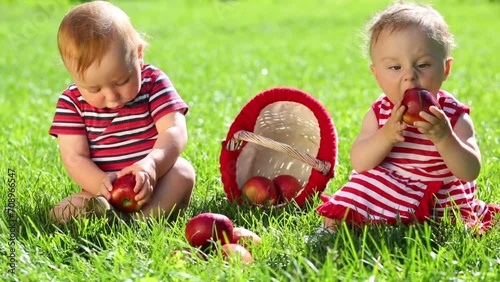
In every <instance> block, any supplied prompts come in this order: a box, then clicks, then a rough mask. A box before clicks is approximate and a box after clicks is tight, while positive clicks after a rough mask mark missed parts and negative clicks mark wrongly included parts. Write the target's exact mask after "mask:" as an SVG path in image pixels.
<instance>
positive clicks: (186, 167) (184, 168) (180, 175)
mask: <svg viewBox="0 0 500 282" xmlns="http://www.w3.org/2000/svg"><path fill="white" fill-rule="evenodd" d="M172 169H173V171H172V172H173V173H175V174H176V177H175V178H177V179H178V180H179V181H182V183H184V184H185V185H186V186H187V187H191V188H192V187H194V183H195V181H196V172H195V170H194V167H193V165H192V164H191V163H190V162H189V161H188V160H186V159H184V158H179V159H178V160H177V162H176V163H175V165H174V167H173V168H172Z"/></svg>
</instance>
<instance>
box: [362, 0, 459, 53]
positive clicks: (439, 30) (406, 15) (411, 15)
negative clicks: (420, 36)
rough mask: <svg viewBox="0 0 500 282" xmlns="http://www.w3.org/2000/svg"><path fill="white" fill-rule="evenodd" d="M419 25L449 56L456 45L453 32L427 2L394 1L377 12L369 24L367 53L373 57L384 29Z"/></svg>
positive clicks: (389, 29)
mask: <svg viewBox="0 0 500 282" xmlns="http://www.w3.org/2000/svg"><path fill="white" fill-rule="evenodd" d="M414 26H418V27H420V28H421V29H422V30H424V31H425V32H426V33H427V36H429V38H432V39H433V40H435V41H436V42H437V43H438V44H439V45H440V46H441V47H442V49H443V55H444V56H445V57H449V56H450V54H451V50H452V49H453V48H454V47H455V42H454V38H453V34H451V32H450V29H449V27H448V24H447V23H446V21H445V20H444V18H443V16H442V15H441V14H440V13H439V12H438V11H436V10H435V9H434V8H432V7H431V6H430V5H426V4H415V3H400V2H398V3H394V4H392V5H390V6H389V7H387V8H386V9H385V10H383V11H382V12H380V13H378V14H376V15H375V16H374V17H373V18H372V19H371V20H370V21H369V22H368V24H367V27H366V33H365V40H366V43H367V44H366V45H365V46H366V49H367V50H366V51H367V52H366V53H367V54H368V57H369V58H371V50H372V47H373V44H375V43H376V42H377V40H378V37H379V35H380V33H381V32H382V31H383V30H388V31H389V32H398V31H401V30H405V29H406V28H408V27H414Z"/></svg>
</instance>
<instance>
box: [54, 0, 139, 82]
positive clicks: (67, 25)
mask: <svg viewBox="0 0 500 282" xmlns="http://www.w3.org/2000/svg"><path fill="white" fill-rule="evenodd" d="M57 43H58V47H59V53H60V54H61V57H62V59H63V61H64V62H65V63H68V62H71V63H72V64H76V65H75V66H76V72H77V73H78V74H80V75H83V73H84V72H85V71H86V70H87V69H88V68H89V67H90V65H92V64H93V63H94V62H98V63H100V61H101V60H102V58H103V56H104V55H105V54H106V52H107V51H108V50H109V48H110V46H111V45H112V44H121V45H122V46H123V48H124V50H125V52H126V54H127V56H132V55H133V54H134V52H137V50H138V47H139V46H143V47H145V46H146V45H147V43H146V41H144V39H143V38H142V37H141V36H140V35H139V33H138V32H137V31H136V30H135V29H134V27H133V26H132V23H131V22H130V18H129V17H128V16H127V14H125V12H123V11H122V10H121V9H120V8H118V7H116V6H114V5H113V4H111V3H109V2H105V1H94V2H89V3H84V4H81V5H78V6H76V7H74V8H73V9H71V10H70V11H69V12H68V14H66V16H65V17H64V18H63V20H62V22H61V25H60V26H59V32H58V34H57Z"/></svg>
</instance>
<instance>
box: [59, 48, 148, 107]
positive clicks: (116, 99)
mask: <svg viewBox="0 0 500 282" xmlns="http://www.w3.org/2000/svg"><path fill="white" fill-rule="evenodd" d="M73 66H74V64H66V68H67V69H68V71H69V72H70V74H71V76H72V77H73V80H74V82H75V84H76V86H77V87H78V90H79V91H80V93H81V94H82V96H83V98H84V99H85V100H86V101H87V102H88V103H89V104H90V105H92V106H93V107H96V108H109V109H117V108H121V107H123V106H124V105H125V104H127V103H128V102H130V101H132V100H133V99H134V98H135V97H136V96H137V94H138V93H139V90H140V88H141V64H140V63H139V55H138V52H137V54H134V55H133V56H127V54H126V52H125V50H124V48H122V47H121V46H120V45H119V44H113V45H112V46H110V49H109V51H108V52H107V53H106V54H105V55H104V57H103V58H102V60H101V62H100V63H99V64H98V63H97V62H94V63H93V64H91V65H90V67H89V68H88V69H87V70H86V71H85V72H84V75H83V76H81V75H79V74H78V73H77V72H76V68H75V67H73Z"/></svg>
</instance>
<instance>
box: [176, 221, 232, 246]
mask: <svg viewBox="0 0 500 282" xmlns="http://www.w3.org/2000/svg"><path fill="white" fill-rule="evenodd" d="M233 228H234V227H233V222H232V221H231V220H230V219H229V218H228V217H227V216H225V215H223V214H218V213H208V212H207V213H201V214H198V215H196V216H194V217H193V218H191V219H190V220H189V221H188V223H187V225H186V229H185V236H186V239H187V241H188V243H189V244H190V245H191V246H193V247H196V248H198V247H201V248H202V249H203V250H208V249H210V248H211V247H213V246H214V243H217V241H219V242H221V244H228V243H231V242H232V241H233Z"/></svg>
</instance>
